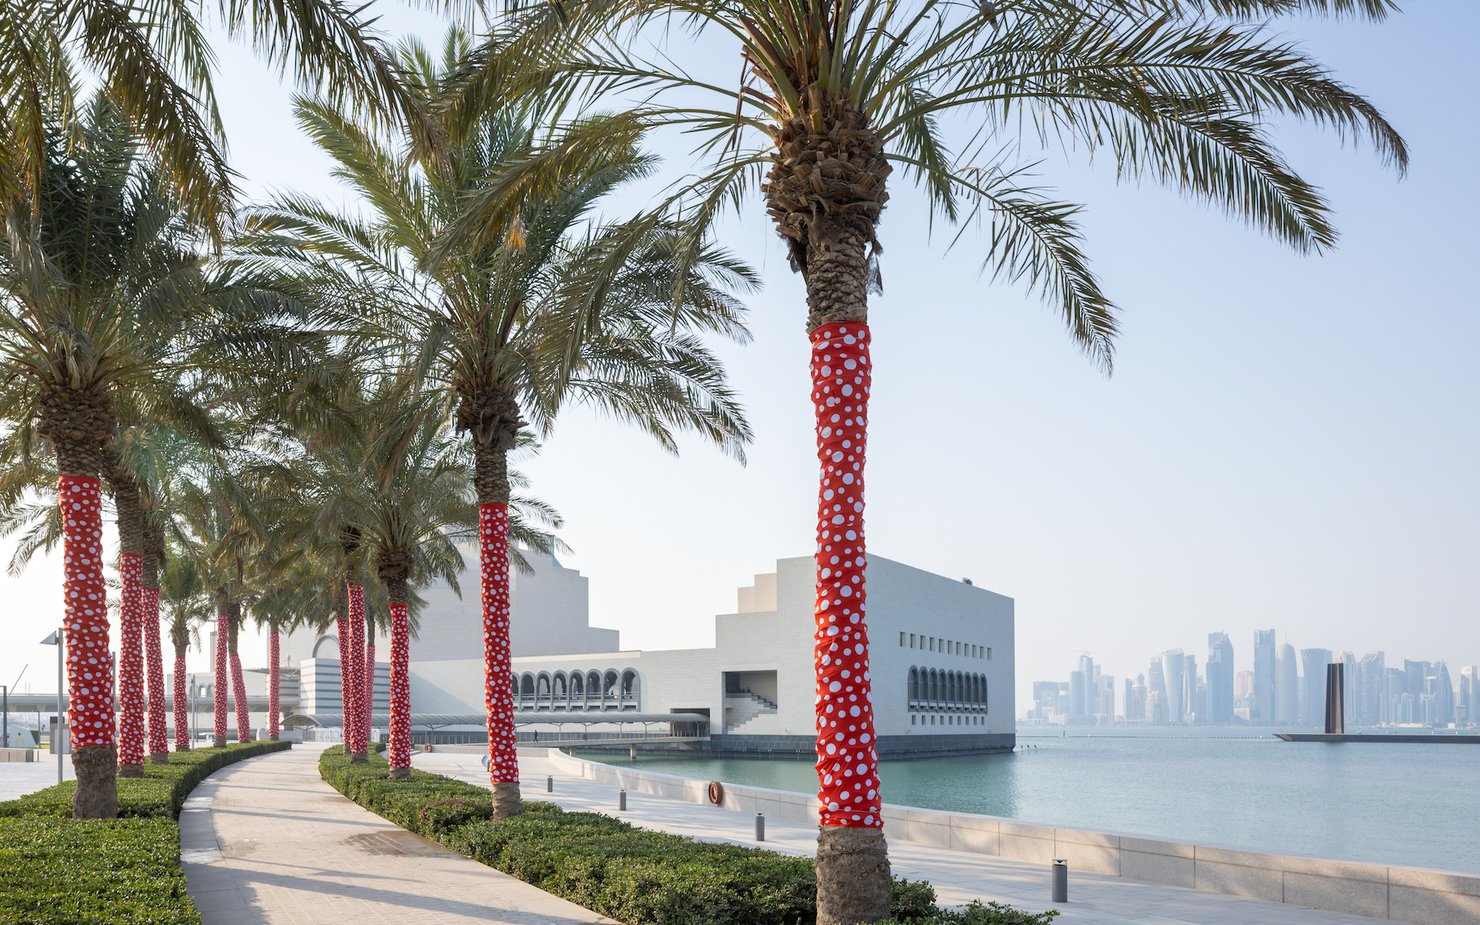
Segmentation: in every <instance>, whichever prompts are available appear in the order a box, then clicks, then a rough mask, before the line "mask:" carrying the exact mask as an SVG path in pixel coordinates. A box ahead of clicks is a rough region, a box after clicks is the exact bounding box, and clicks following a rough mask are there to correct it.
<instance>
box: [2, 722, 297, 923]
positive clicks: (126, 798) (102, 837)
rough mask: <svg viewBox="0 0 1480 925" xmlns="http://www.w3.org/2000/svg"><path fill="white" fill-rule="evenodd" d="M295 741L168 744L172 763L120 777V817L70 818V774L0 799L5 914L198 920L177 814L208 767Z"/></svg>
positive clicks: (70, 919)
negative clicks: (188, 747) (179, 748)
mask: <svg viewBox="0 0 1480 925" xmlns="http://www.w3.org/2000/svg"><path fill="white" fill-rule="evenodd" d="M288 747H289V744H288V743H287V742H248V743H245V744H240V745H230V746H227V747H226V748H224V749H213V748H203V749H196V750H192V751H187V752H171V753H170V763H169V764H165V765H146V766H145V770H144V773H145V776H144V777H143V778H137V779H129V778H122V779H120V780H119V781H118V810H119V815H120V816H121V817H122V818H119V819H73V818H72V792H73V790H74V789H75V785H74V784H73V783H72V782H71V781H68V782H67V783H64V784H58V785H57V786H55V787H48V788H46V789H45V790H40V791H37V792H36V793H31V794H27V795H26V796H23V797H21V798H20V799H17V800H9V801H7V802H3V803H0V922H25V923H27V925H63V923H65V925H200V921H201V919H200V914H199V913H198V912H196V911H195V906H194V905H193V904H192V903H191V902H190V897H189V896H188V895H187V894H186V892H185V871H184V870H183V869H182V868H181V866H180V829H179V827H178V826H176V824H175V821H174V820H175V817H176V816H177V815H178V814H179V812H180V807H181V806H183V805H184V803H185V798H186V797H187V796H189V795H190V791H191V790H193V789H195V786H196V785H197V784H199V783H200V782H201V781H202V780H204V779H205V778H206V776H207V775H209V774H211V773H212V772H214V771H216V770H219V769H220V768H223V767H225V766H226V765H228V764H231V763H233V762H236V761H241V760H242V759H244V758H252V757H255V756H257V755H263V754H266V753H268V752H275V751H281V750H282V749H285V748H288Z"/></svg>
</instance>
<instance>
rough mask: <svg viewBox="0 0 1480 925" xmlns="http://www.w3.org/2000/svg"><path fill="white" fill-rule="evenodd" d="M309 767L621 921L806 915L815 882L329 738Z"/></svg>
mask: <svg viewBox="0 0 1480 925" xmlns="http://www.w3.org/2000/svg"><path fill="white" fill-rule="evenodd" d="M319 773H320V774H322V775H323V777H324V779H325V780H326V781H328V782H329V783H330V784H331V785H332V786H333V787H335V789H337V790H339V791H340V792H342V793H344V794H345V795H346V796H348V797H349V798H350V799H352V800H354V801H355V802H356V803H359V804H360V805H361V806H364V807H365V808H366V809H369V810H371V811H372V812H375V813H377V814H379V815H381V816H384V817H385V818H386V819H389V820H390V821H392V822H394V823H396V824H398V825H401V826H403V827H405V828H408V829H410V830H411V831H413V832H418V833H420V834H422V835H424V836H426V837H428V838H432V839H435V840H437V841H440V842H442V843H443V844H445V845H447V846H448V847H449V848H452V849H453V850H454V851H458V852H460V853H462V854H465V855H467V856H468V857H471V858H473V859H475V860H478V861H481V862H483V863H484V864H487V865H489V866H490V867H494V868H497V869H498V870H501V871H503V872H504V873H507V874H510V875H512V876H514V877H518V878H519V879H520V880H524V881H526V882H528V883H532V884H534V885H535V886H537V887H539V888H540V889H543V890H546V891H548V892H550V893H554V894H555V895H557V896H561V897H564V898H565V899H568V900H570V901H571V902H574V903H576V904H578V905H581V906H584V907H586V908H587V909H591V910H593V911H596V912H599V913H601V914H603V915H608V916H611V917H612V918H614V919H617V920H618V921H621V922H625V923H627V925H658V923H674V922H683V923H686V925H783V923H785V925H809V923H812V922H815V921H816V916H817V909H816V904H817V880H816V874H815V873H814V871H813V867H812V861H811V860H810V859H808V858H798V857H791V856H788V855H782V854H777V853H776V852H773V851H766V850H763V849H759V848H747V847H743V846H740V845H729V844H714V843H711V842H700V841H695V840H694V839H691V838H685V837H682V836H678V835H669V834H666V833H663V832H654V831H651V830H649V829H639V828H636V827H634V826H632V825H629V824H627V823H625V822H622V821H621V820H619V819H615V818H613V817H611V816H606V815H603V814H600V813H579V812H566V811H564V810H562V809H560V808H559V807H557V806H555V805H553V804H550V803H535V802H526V803H525V804H524V810H525V811H524V813H523V814H522V815H520V816H516V817H514V818H512V819H505V820H502V821H500V822H493V821H491V820H490V818H489V816H490V811H491V808H492V807H491V804H490V800H489V794H488V791H487V790H486V789H485V788H483V787H478V786H476V785H473V784H469V783H464V782H462V781H456V780H452V779H450V778H446V777H442V776H441V775H438V774H428V773H425V772H422V771H416V770H413V771H412V772H411V777H410V778H408V779H406V780H401V781H391V780H387V779H386V776H385V774H386V764H385V762H384V761H383V760H380V759H377V758H373V757H372V758H371V759H370V761H369V763H367V764H359V765H352V764H350V763H349V761H348V760H347V759H346V758H345V756H344V754H343V752H342V750H340V749H338V748H331V749H329V750H327V751H326V752H325V753H324V755H323V757H321V758H320V759H319ZM891 912H892V914H893V916H894V918H895V920H897V921H900V922H909V923H915V925H924V923H937V922H938V923H941V925H1044V923H1047V922H1048V921H1049V920H1050V919H1051V918H1053V916H1054V915H1056V914H1057V913H1053V912H1049V913H1042V914H1039V915H1029V914H1027V913H1023V912H1020V911H1018V910H1016V909H1011V908H1009V907H1006V906H982V905H979V904H974V905H973V906H972V907H969V908H968V909H967V910H965V911H964V912H961V913H955V912H950V911H946V910H941V909H939V908H937V907H936V905H935V890H934V889H933V888H932V887H931V886H930V884H928V883H922V882H910V881H905V880H898V879H896V880H895V881H894V896H893V903H892V909H891ZM963 916H964V917H963Z"/></svg>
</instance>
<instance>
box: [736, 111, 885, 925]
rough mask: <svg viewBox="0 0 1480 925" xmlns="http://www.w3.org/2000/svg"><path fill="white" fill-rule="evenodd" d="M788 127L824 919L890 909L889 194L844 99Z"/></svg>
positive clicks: (780, 165)
mask: <svg viewBox="0 0 1480 925" xmlns="http://www.w3.org/2000/svg"><path fill="white" fill-rule="evenodd" d="M822 115H823V116H824V122H825V123H827V124H825V125H824V126H823V127H822V131H821V132H819V131H817V129H816V127H815V126H814V125H813V123H812V122H811V120H810V119H808V118H798V119H796V120H793V121H792V122H790V123H788V124H787V125H785V126H783V129H782V132H781V133H780V134H779V135H778V138H777V152H776V155H775V165H774V166H773V168H772V170H771V172H770V174H769V176H768V177H767V181H768V182H767V186H766V190H765V193H766V197H767V210H768V212H769V213H770V215H771V218H772V219H773V221H774V222H775V224H776V229H777V231H778V232H779V233H780V234H781V235H782V237H784V238H786V239H787V241H788V244H789V247H790V252H791V263H792V266H793V268H795V269H797V270H798V271H800V272H801V273H802V275H803V278H804V280H805V282H806V287H807V330H808V332H809V333H810V336H811V340H812V359H811V373H812V403H813V405H814V407H815V410H816V424H817V458H818V462H819V463H820V464H821V475H820V484H819V485H818V501H817V553H816V567H817V582H816V587H817V605H816V611H815V613H816V621H817V632H816V635H815V637H814V639H815V643H814V650H813V657H814V664H815V667H816V677H817V687H816V693H817V700H816V703H817V707H816V709H817V776H818V781H819V792H818V799H819V802H820V804H821V820H820V821H821V825H820V826H819V827H818V836H817V862H816V864H817V923H818V925H858V923H860V922H878V921H881V920H882V919H885V918H888V916H889V899H890V884H891V878H890V873H889V855H888V848H887V846H886V845H885V842H884V832H883V819H882V817H881V815H880V810H881V808H882V800H881V797H880V794H879V767H878V753H877V751H876V742H875V731H874V714H873V691H872V686H871V684H870V681H869V642H868V624H867V621H866V620H865V606H864V599H865V587H866V585H865V582H864V573H865V570H866V569H867V566H868V563H867V559H866V553H865V548H864V530H863V512H864V503H863V498H864V495H863V476H864V449H865V444H866V440H867V437H868V400H869V388H870V379H871V373H872V368H871V366H870V364H869V340H870V335H869V328H868V291H869V283H870V279H871V272H870V250H871V249H872V248H873V247H874V246H875V245H876V243H877V239H876V237H875V231H876V229H877V225H878V220H879V213H880V211H881V210H882V209H883V206H884V203H885V201H886V200H887V199H888V195H887V193H886V192H885V179H886V178H887V177H888V175H889V164H888V162H887V161H886V160H885V159H884V154H883V143H882V140H881V139H880V138H879V136H878V134H877V133H875V132H874V131H872V129H871V128H870V127H869V124H868V119H867V117H866V116H865V115H863V114H861V113H858V112H855V111H853V110H851V109H848V108H847V107H842V106H840V107H839V108H837V109H836V110H833V111H829V112H825V113H822Z"/></svg>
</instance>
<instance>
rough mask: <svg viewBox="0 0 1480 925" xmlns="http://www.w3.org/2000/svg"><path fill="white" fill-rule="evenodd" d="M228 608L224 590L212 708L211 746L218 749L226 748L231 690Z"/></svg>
mask: <svg viewBox="0 0 1480 925" xmlns="http://www.w3.org/2000/svg"><path fill="white" fill-rule="evenodd" d="M226 607H227V601H226V591H225V589H222V590H220V591H218V592H216V666H215V667H216V672H215V677H214V678H212V680H211V706H212V708H213V710H214V719H215V728H214V730H213V733H212V734H213V736H214V738H213V741H212V742H211V744H212V745H213V746H214V747H216V748H225V747H226V695H227V693H229V692H230V690H231V675H230V674H228V673H227V667H226V637H227V636H228V635H229V632H230V631H229V630H228V629H227V624H228V623H229V622H230V618H229V617H227V615H226Z"/></svg>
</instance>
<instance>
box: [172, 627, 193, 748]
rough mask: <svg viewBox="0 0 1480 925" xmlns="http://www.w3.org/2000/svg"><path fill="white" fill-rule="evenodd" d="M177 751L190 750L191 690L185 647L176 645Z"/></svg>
mask: <svg viewBox="0 0 1480 925" xmlns="http://www.w3.org/2000/svg"><path fill="white" fill-rule="evenodd" d="M174 681H175V683H174V685H173V686H174V689H175V751H177V752H186V751H189V750H190V714H189V712H188V711H189V708H190V705H189V703H188V701H189V699H190V691H189V690H188V689H187V686H186V683H185V647H184V646H175V678H174Z"/></svg>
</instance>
